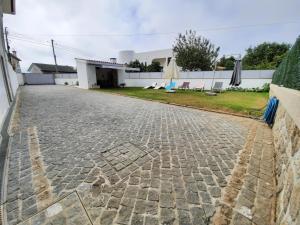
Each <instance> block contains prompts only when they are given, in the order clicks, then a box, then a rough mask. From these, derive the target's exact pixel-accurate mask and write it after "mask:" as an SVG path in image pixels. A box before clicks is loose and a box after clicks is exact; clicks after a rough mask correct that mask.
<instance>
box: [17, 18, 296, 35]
mask: <svg viewBox="0 0 300 225" xmlns="http://www.w3.org/2000/svg"><path fill="white" fill-rule="evenodd" d="M298 23H300V21H284V22H272V23H261V24H248V25H235V26H224V27H214V28H202V29H194V30H196V31H226V30H235V29H244V28H252V27H262V26H272V25H279V24H298ZM187 30H188V29H187ZM178 33H179V32H178V31H172V32H152V33H127V34H126V33H119V34H118V33H106V34H105V33H103V34H92V33H90V34H34V35H35V36H61V37H64V36H65V37H113V36H115V37H117V36H154V35H174V34H178ZM21 35H26V34H21ZM32 35H33V34H32Z"/></svg>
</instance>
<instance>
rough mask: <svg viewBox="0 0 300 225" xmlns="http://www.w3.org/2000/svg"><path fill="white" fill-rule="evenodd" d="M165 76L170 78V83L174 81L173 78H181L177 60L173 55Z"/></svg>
mask: <svg viewBox="0 0 300 225" xmlns="http://www.w3.org/2000/svg"><path fill="white" fill-rule="evenodd" d="M164 78H165V79H170V83H171V82H172V79H178V78H179V69H178V66H177V64H176V60H175V58H173V57H172V58H171V61H170V63H169V65H168V66H167V68H166V70H165V71H164Z"/></svg>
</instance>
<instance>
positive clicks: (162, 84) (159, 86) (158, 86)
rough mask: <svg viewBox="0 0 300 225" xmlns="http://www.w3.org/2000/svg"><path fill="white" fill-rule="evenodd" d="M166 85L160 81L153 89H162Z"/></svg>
mask: <svg viewBox="0 0 300 225" xmlns="http://www.w3.org/2000/svg"><path fill="white" fill-rule="evenodd" d="M165 87H166V83H161V84H160V85H157V86H156V87H155V88H154V89H155V90H157V89H164V88H165Z"/></svg>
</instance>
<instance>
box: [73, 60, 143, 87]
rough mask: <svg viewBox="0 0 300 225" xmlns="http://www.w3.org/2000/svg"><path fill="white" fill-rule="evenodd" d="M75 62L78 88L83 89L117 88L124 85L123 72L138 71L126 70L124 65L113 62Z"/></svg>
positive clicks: (134, 69) (133, 69)
mask: <svg viewBox="0 0 300 225" xmlns="http://www.w3.org/2000/svg"><path fill="white" fill-rule="evenodd" d="M75 60H76V67H77V77H78V82H79V87H80V88H83V89H90V88H96V87H104V88H105V87H108V88H111V87H118V86H119V84H120V83H124V77H125V70H128V69H130V70H132V71H139V69H136V68H128V67H126V65H124V64H120V63H116V62H115V61H112V62H104V61H98V60H91V59H75Z"/></svg>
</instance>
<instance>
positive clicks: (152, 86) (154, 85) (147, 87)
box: [144, 82, 157, 89]
mask: <svg viewBox="0 0 300 225" xmlns="http://www.w3.org/2000/svg"><path fill="white" fill-rule="evenodd" d="M156 85H157V83H156V82H153V83H152V84H151V85H150V86H146V87H144V89H151V88H155V87H156Z"/></svg>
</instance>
